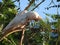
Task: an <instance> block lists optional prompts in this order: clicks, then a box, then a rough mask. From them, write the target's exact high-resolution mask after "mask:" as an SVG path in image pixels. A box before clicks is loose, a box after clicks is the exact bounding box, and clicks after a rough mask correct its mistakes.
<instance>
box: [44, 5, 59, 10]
mask: <svg viewBox="0 0 60 45" xmlns="http://www.w3.org/2000/svg"><path fill="white" fill-rule="evenodd" d="M57 6H58V8H59V7H60V5H53V6H50V7H47V8H45V9H47V10H48V9H50V8H53V7H57Z"/></svg>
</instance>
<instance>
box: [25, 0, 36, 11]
mask: <svg viewBox="0 0 60 45" xmlns="http://www.w3.org/2000/svg"><path fill="white" fill-rule="evenodd" d="M34 1H35V0H31V1H30V4H29V5H28V6H27V7H26V8H25V9H24V10H27V9H28V8H29V7H30V6H31V5H32V4H33V3H34Z"/></svg>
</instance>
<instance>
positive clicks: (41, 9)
mask: <svg viewBox="0 0 60 45" xmlns="http://www.w3.org/2000/svg"><path fill="white" fill-rule="evenodd" d="M0 1H1V0H0ZM53 1H54V4H56V5H58V4H60V2H56V0H53ZM20 2H21V3H20V7H21V10H22V11H23V10H24V9H25V7H27V6H28V4H29V2H28V1H27V0H20ZM39 2H41V0H37V2H35V3H36V4H38V3H39ZM50 2H51V0H45V2H43V3H42V4H41V5H39V6H38V7H37V8H36V9H35V10H34V11H36V12H37V13H38V14H39V15H40V16H41V17H42V18H43V19H45V18H46V15H45V14H44V13H43V12H45V13H48V14H57V8H50V9H49V10H47V9H45V8H46V7H49V6H52V5H54V4H53V3H52V4H51V5H49V4H50ZM15 5H17V6H19V4H18V3H17V2H15ZM58 11H59V14H60V8H58ZM49 20H50V21H52V19H51V18H50V17H49Z"/></svg>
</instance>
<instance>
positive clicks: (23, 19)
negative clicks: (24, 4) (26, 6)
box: [2, 10, 41, 36]
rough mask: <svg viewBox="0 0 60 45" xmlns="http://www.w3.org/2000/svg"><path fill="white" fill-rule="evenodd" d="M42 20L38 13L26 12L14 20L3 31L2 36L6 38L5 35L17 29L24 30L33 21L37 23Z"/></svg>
mask: <svg viewBox="0 0 60 45" xmlns="http://www.w3.org/2000/svg"><path fill="white" fill-rule="evenodd" d="M40 19H41V17H40V15H39V14H38V13H37V12H35V11H27V10H24V11H22V12H20V13H19V14H17V15H16V16H15V17H14V18H13V20H12V21H11V22H10V23H9V24H8V25H7V26H6V27H5V28H4V29H3V30H2V34H3V36H4V34H5V33H7V32H8V31H10V30H14V29H15V28H17V27H20V28H24V27H25V26H26V24H27V23H28V22H30V21H31V20H35V21H37V20H40Z"/></svg>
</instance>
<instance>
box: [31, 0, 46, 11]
mask: <svg viewBox="0 0 60 45" xmlns="http://www.w3.org/2000/svg"><path fill="white" fill-rule="evenodd" d="M44 1H45V0H42V1H41V2H40V3H39V4H37V5H36V6H35V7H34V8H33V9H32V10H31V11H33V10H34V9H35V8H37V7H38V6H39V5H40V4H41V3H43V2H44Z"/></svg>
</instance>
